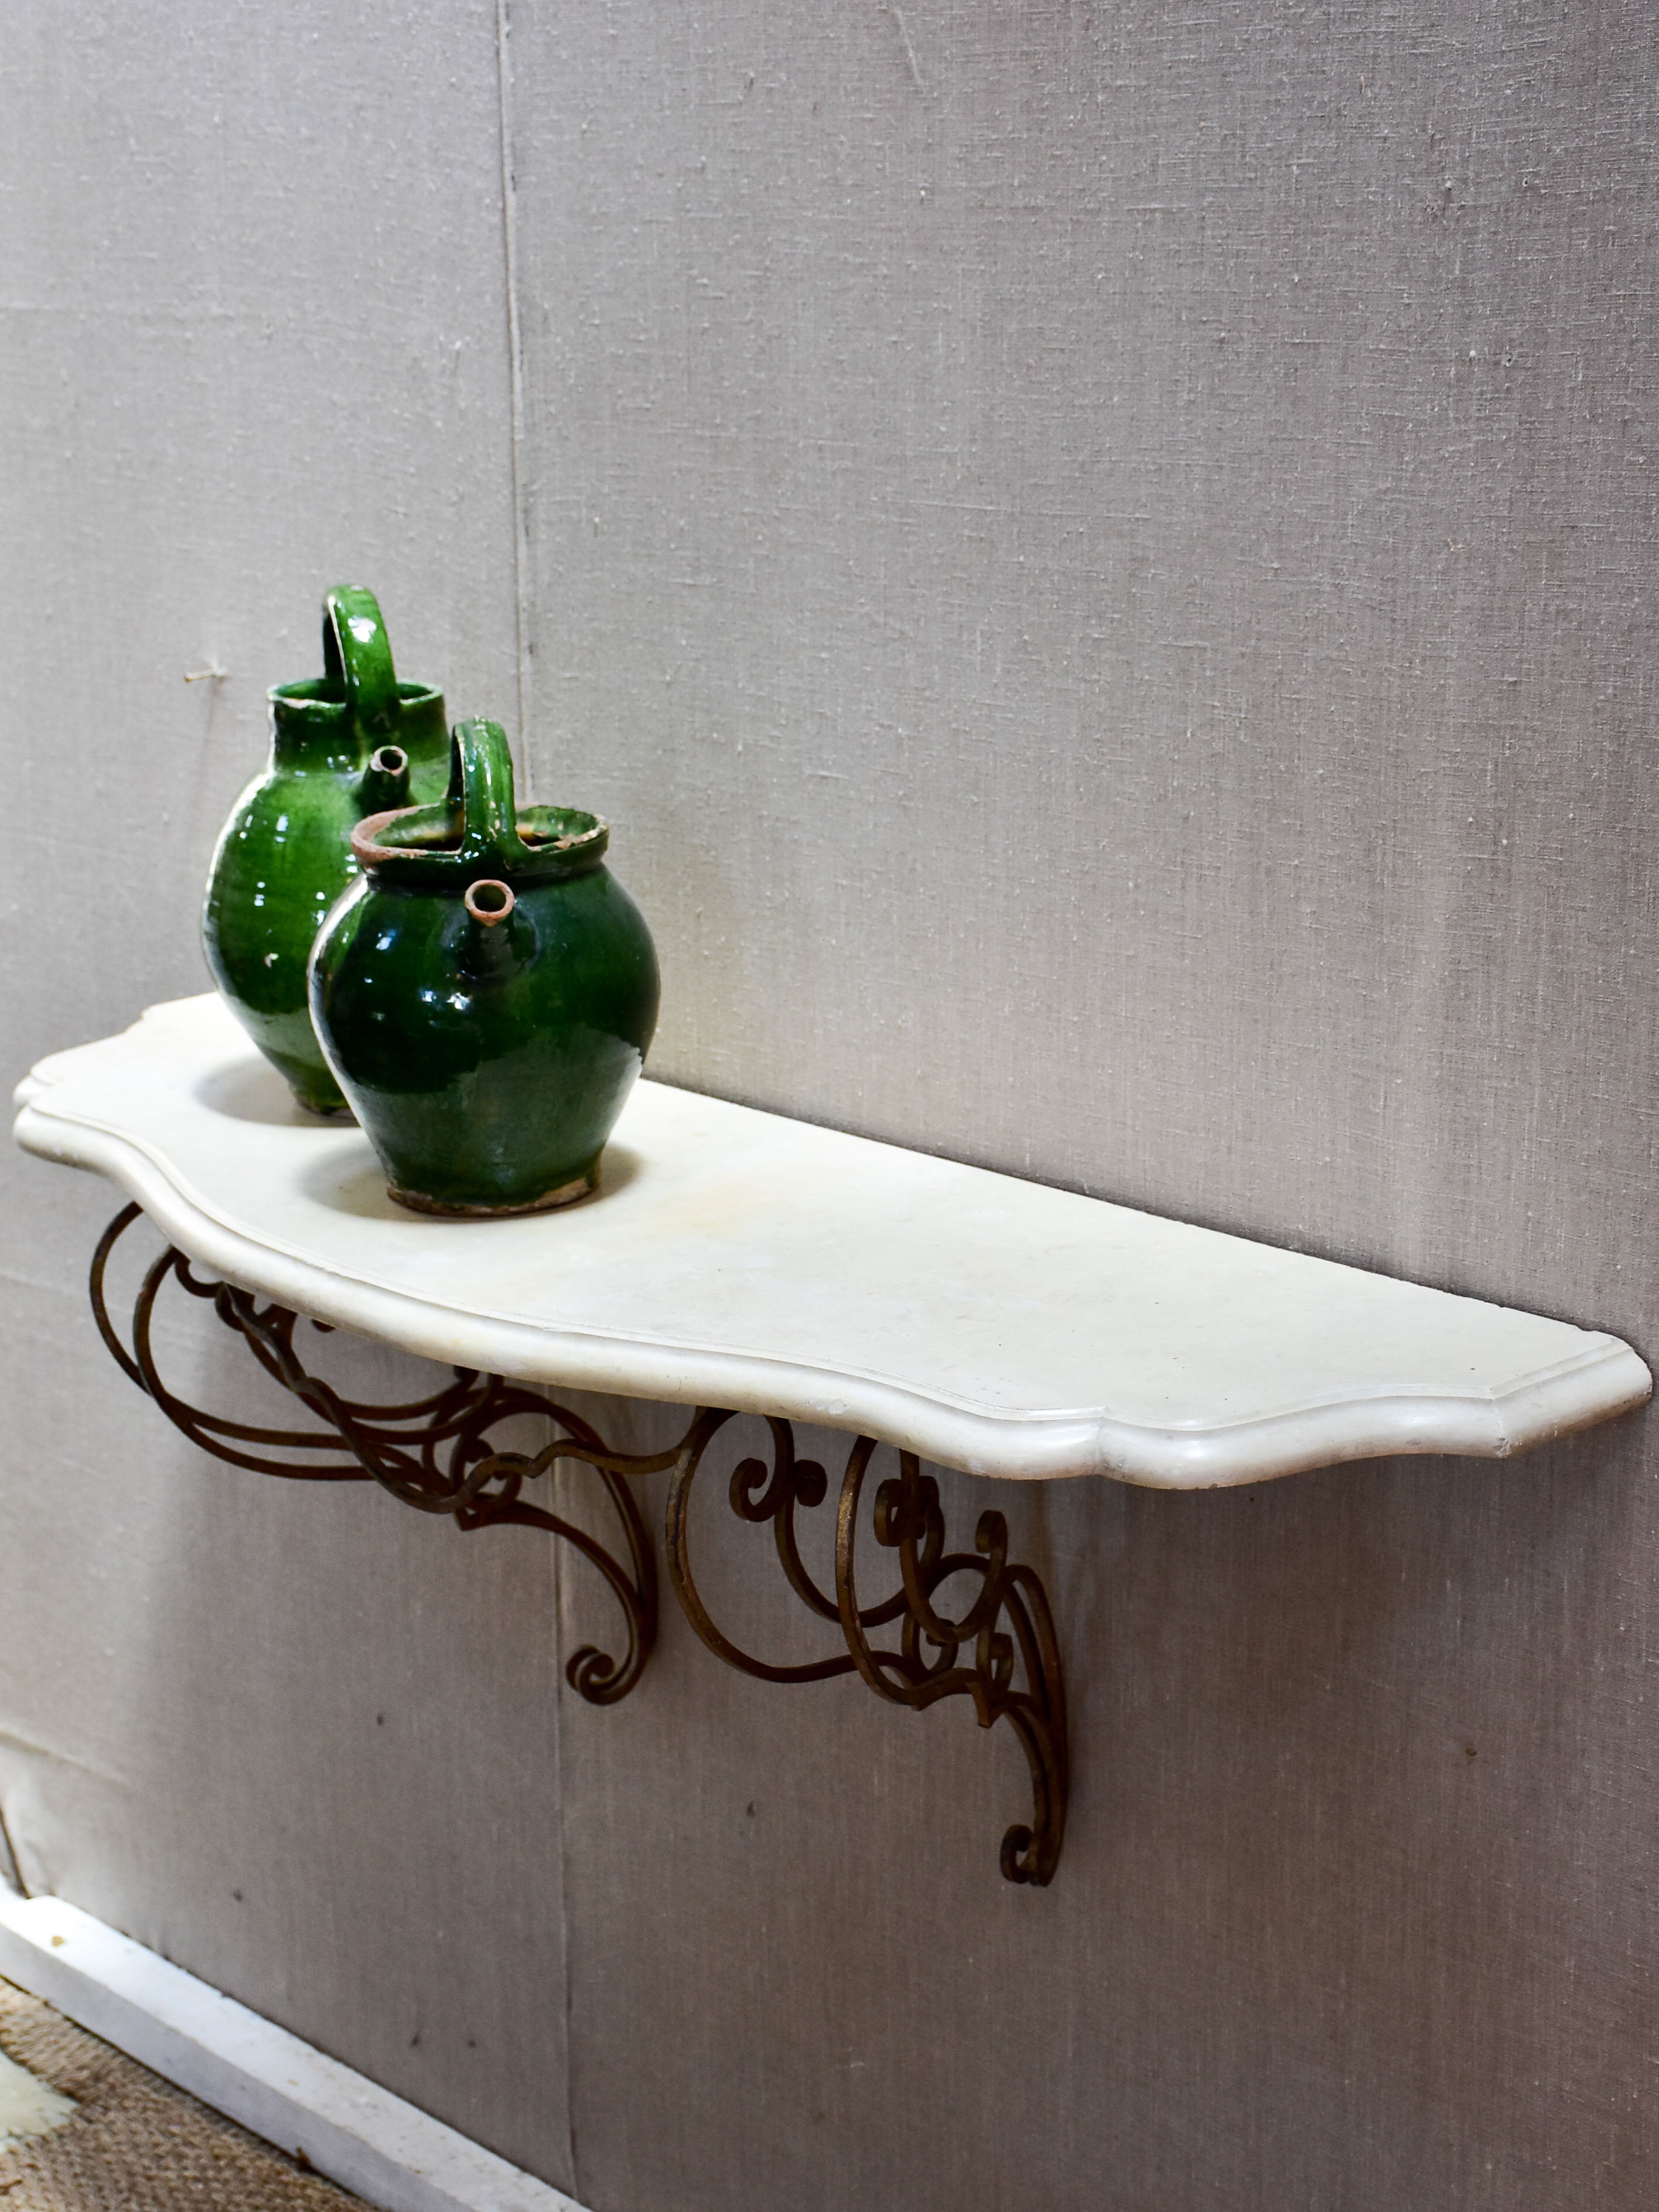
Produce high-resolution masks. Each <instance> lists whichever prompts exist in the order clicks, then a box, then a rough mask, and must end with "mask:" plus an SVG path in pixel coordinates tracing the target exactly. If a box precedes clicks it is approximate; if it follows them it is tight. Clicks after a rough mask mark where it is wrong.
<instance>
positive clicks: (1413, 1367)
mask: <svg viewBox="0 0 1659 2212" xmlns="http://www.w3.org/2000/svg"><path fill="white" fill-rule="evenodd" d="M18 1099H19V1103H20V1104H21V1109H22V1110H21V1113H20V1114H19V1115H18V1120H17V1136H18V1140H19V1142H20V1143H21V1144H22V1145H24V1146H27V1149H28V1150H29V1151H30V1152H37V1153H39V1154H40V1155H41V1157H42V1158H46V1159H52V1160H63V1161H66V1162H68V1163H70V1164H72V1165H74V1166H76V1167H83V1168H91V1169H94V1170H97V1171H98V1172H99V1173H100V1174H103V1175H106V1176H109V1177H110V1179H111V1180H112V1182H116V1183H118V1184H119V1185H120V1186H121V1188H123V1189H124V1190H125V1191H126V1192H127V1193H128V1194H130V1195H131V1197H133V1198H135V1199H137V1200H138V1201H139V1203H140V1204H141V1205H142V1206H143V1208H144V1210H145V1212H147V1213H148V1214H149V1216H150V1217H151V1218H152V1219H153V1220H154V1221H155V1223H156V1225H157V1226H158V1227H160V1228H161V1230H162V1231H164V1232H165V1233H166V1234H167V1236H168V1237H170V1238H171V1239H172V1240H173V1243H176V1244H177V1245H179V1247H180V1248H181V1249H183V1250H184V1251H185V1252H187V1253H188V1254H189V1255H191V1258H192V1259H193V1260H195V1261H198V1262H199V1263H200V1264H201V1266H202V1267H204V1268H207V1269H210V1270H211V1271H212V1272H213V1273H215V1274H216V1275H218V1276H220V1277H222V1278H223V1279H226V1280H228V1281H230V1282H233V1283H236V1284H239V1285H241V1286H242V1287H243V1288H244V1289H246V1290H251V1291H258V1292H259V1293H260V1294H261V1295H262V1296H264V1297H270V1298H274V1299H276V1301H277V1302H278V1303H279V1304H283V1305H285V1306H290V1307H293V1308H294V1309H295V1310H298V1311H299V1312H301V1313H303V1314H307V1315H309V1316H312V1317H313V1318H314V1319H316V1320H319V1321H326V1322H333V1323H335V1324H336V1325H337V1327H340V1328H349V1329H355V1330H357V1331H359V1332H361V1333H362V1334H367V1335H370V1336H376V1337H381V1338H385V1339H386V1340H390V1341H391V1342H392V1343H395V1344H399V1345H402V1346H405V1347H406V1348H407V1349H408V1350H410V1351H411V1352H422V1353H424V1354H425V1355H427V1356H428V1358H434V1359H440V1360H453V1361H454V1362H456V1363H457V1364H460V1365H463V1366H467V1367H478V1368H484V1369H488V1370H493V1371H494V1372H495V1373H498V1374H503V1375H511V1376H520V1377H521V1378H525V1379H526V1380H533V1381H538V1382H544V1383H559V1384H562V1385H563V1386H564V1387H565V1388H567V1389H591V1390H602V1391H611V1392H617V1393H622V1394H624V1395H632V1396H637V1397H641V1398H654V1399H667V1400H670V1401H678V1402H681V1403H684V1404H688V1405H690V1404H703V1405H714V1406H724V1407H732V1408H734V1409H736V1410H738V1411H740V1412H750V1413H775V1414H781V1415H784V1416H786V1417H787V1418H789V1419H796V1420H803V1421H809V1422H819V1423H822V1424H823V1425H827V1426H829V1427H830V1428H836V1429H851V1430H857V1431H863V1432H865V1433H866V1434H870V1435H873V1436H877V1437H881V1438H883V1439H884V1441H886V1442H888V1443H896V1444H901V1445H905V1446H908V1448H910V1449H913V1450H915V1451H919V1452H921V1453H924V1454H925V1455H927V1457H928V1458H929V1459H931V1460H933V1461H935V1462H939V1464H941V1465H943V1466H946V1467H957V1468H965V1469H967V1470H968V1471H969V1472H970V1473H973V1474H993V1475H1012V1476H1026V1477H1042V1476H1051V1475H1071V1474H1109V1475H1115V1476H1118V1477H1120V1478H1121V1480H1125V1481H1129V1482H1139V1483H1151V1484H1155V1485H1158V1486H1167V1487H1176V1488H1192V1487H1198V1486H1203V1485H1206V1484H1212V1483H1232V1482H1256V1481H1261V1480H1265V1479H1267V1478H1268V1477H1270V1476H1273V1475H1280V1474H1294V1473H1296V1472H1297V1470H1298V1469H1300V1468H1311V1467H1322V1466H1325V1465H1328V1464H1329V1463H1331V1462H1334V1461H1338V1460H1348V1459H1364V1458H1370V1457H1372V1456H1375V1455H1379V1454H1383V1453H1389V1452H1455V1453H1468V1454H1474V1455H1478V1456H1480V1457H1483V1458H1501V1457H1503V1456H1504V1455H1506V1454H1508V1453H1510V1452H1513V1451H1519V1450H1522V1449H1524V1448H1525V1447H1526V1446H1527V1445H1528V1444H1534V1443H1541V1442H1543V1441H1544V1440H1545V1439H1546V1438H1547V1437H1557V1436H1562V1435H1565V1434H1566V1433H1567V1432H1568V1431H1571V1430H1574V1429H1581V1428H1587V1427H1589V1425H1591V1424H1592V1423H1594V1422H1596V1421H1602V1420H1606V1419H1608V1418H1609V1417H1610V1416H1611V1415H1613V1414H1615V1413H1623V1412H1625V1411H1626V1409H1627V1408H1629V1407H1632V1406H1637V1405H1640V1404H1641V1403H1642V1401H1644V1399H1645V1398H1646V1397H1647V1396H1648V1395H1649V1394H1650V1390H1651V1389H1652V1377H1651V1376H1650V1374H1649V1372H1648V1370H1647V1368H1646V1367H1645V1366H1644V1364H1643V1363H1642V1361H1641V1360H1640V1359H1639V1358H1638V1357H1637V1355H1636V1353H1635V1352H1632V1350H1631V1348H1630V1346H1628V1345H1626V1344H1623V1343H1621V1342H1620V1340H1619V1339H1618V1338H1617V1337H1612V1336H1605V1335H1601V1334H1593V1333H1591V1332H1589V1331H1587V1330H1584V1329H1580V1328H1571V1327H1570V1326H1569V1325H1568V1324H1567V1323H1566V1322H1558V1321H1547V1320H1544V1319H1542V1318H1541V1316H1538V1315H1535V1314H1528V1313H1520V1312H1516V1310H1513V1309H1511V1308H1510V1307H1507V1306H1495V1305H1487V1304H1484V1303H1482V1302H1481V1301H1480V1300H1479V1299H1475V1298H1463V1297H1451V1296H1450V1295H1449V1294H1448V1293H1447V1292H1445V1291H1434V1290H1427V1289H1425V1288H1423V1287H1422V1286H1421V1285H1418V1284H1414V1283H1402V1282H1397V1281H1395V1280H1394V1279H1391V1278H1389V1277H1388V1276H1384V1275H1372V1274H1366V1273H1363V1272H1362V1271H1361V1270H1360V1269H1358V1268H1357V1267H1338V1266H1335V1265H1334V1264H1333V1263H1332V1262H1331V1261H1325V1260H1316V1259H1309V1258H1305V1257H1304V1256H1302V1255H1298V1254H1296V1253H1291V1252H1282V1251H1279V1250H1277V1249H1274V1248H1273V1247H1272V1246H1270V1245H1266V1244H1255V1243H1248V1242H1246V1241H1245V1240H1244V1239H1243V1238H1242V1237H1225V1236H1222V1235H1220V1234H1218V1232H1217V1231H1213V1230H1208V1229H1195V1228H1193V1227H1191V1226H1190V1225H1187V1224H1184V1223H1182V1222H1178V1221H1165V1220H1163V1219H1160V1218H1158V1217H1157V1216H1155V1215H1152V1214H1148V1213H1137V1212H1132V1211H1131V1210H1130V1209H1129V1208H1127V1207H1126V1206H1110V1205H1108V1204H1106V1203H1104V1202H1103V1200H1098V1199H1091V1198H1078V1197H1074V1196H1073V1195H1071V1194H1068V1193H1066V1192H1064V1191H1057V1190H1050V1189H1048V1188H1045V1187H1044V1186H1043V1185H1042V1184H1040V1183H1031V1182H1019V1181H1018V1180H1017V1179H1016V1178H1014V1177H1013V1176H1001V1175H992V1174H988V1173H987V1172H986V1171H985V1170H982V1169H979V1168H968V1167H959V1166H957V1165H955V1164H953V1163H951V1161H948V1160H939V1159H934V1158H931V1157H930V1156H929V1155H927V1154H926V1153H922V1152H904V1151H902V1150H900V1149H899V1148H898V1147H897V1146H891V1145H878V1144H872V1143H871V1142H869V1141H868V1140H867V1139H864V1138H860V1137H848V1136H843V1135H841V1134H838V1133H836V1132H835V1131H833V1130H829V1129H819V1128H815V1127H811V1125H810V1124H809V1123H806V1122H803V1121H787V1120H786V1119H784V1118H783V1117H782V1116H781V1115H775V1114H761V1113H756V1112H754V1111H753V1110H752V1109H749V1108H747V1107H743V1106H730V1105H726V1104H724V1103H721V1102H720V1100H718V1099H714V1098H702V1097H697V1096H696V1095H695V1094H694V1093H692V1092H690V1091H674V1090H671V1089H669V1088H668V1087H667V1086H666V1085H663V1084H658V1083H642V1084H641V1085H639V1087H638V1088H637V1090H636V1091H635V1094H634V1096H633V1097H632V1098H631V1099H630V1101H629V1105H628V1108H627V1110H626V1112H625V1113H624V1115H623V1119H622V1122H621V1125H620V1127H619V1128H618V1130H617V1135H616V1137H615V1139H613V1140H612V1142H611V1146H610V1147H609V1148H608V1150H607V1152H606V1153H605V1168H604V1172H603V1176H602V1186H601V1188H600V1191H599V1194H598V1195H597V1196H596V1197H594V1198H592V1199H590V1200H587V1201H586V1202H585V1203H584V1204H582V1205H580V1206H572V1207H568V1208H567V1209H565V1210H564V1211H563V1212H557V1213H550V1214H542V1215H539V1216H535V1217H532V1218H527V1219H523V1220H517V1221H489V1222H448V1221H441V1220H434V1219H432V1218H428V1217H424V1216H422V1215H417V1214H413V1213H409V1212H404V1209H403V1208H402V1207H400V1206H395V1205H393V1204H392V1200H390V1199H388V1198H387V1196H386V1190H385V1187H384V1183H383V1181H382V1178H381V1176H380V1170H379V1168H378V1166H377V1164H376V1163H375V1160H374V1155H373V1153H372V1152H370V1150H369V1146H368V1139H366V1138H365V1137H364V1136H363V1135H362V1132H361V1131H360V1130H358V1129H357V1128H356V1127H355V1126H354V1125H353V1124H351V1123H349V1122H345V1123H338V1122H323V1121H313V1119H312V1118H311V1117H310V1116H308V1115H303V1114H301V1112H300V1110H299V1109H297V1108H295V1106H293V1105H292V1104H291V1103H289V1096H288V1092H287V1090H286V1088H285V1087H284V1085H283V1083H282V1081H281V1079H279V1078H278V1077H277V1076H276V1074H275V1073H272V1072H271V1071H270V1069H269V1068H268V1067H267V1066H265V1063H264V1060H261V1059H260V1057H259V1055H258V1053H257V1052H255V1050H254V1048H253V1047H252V1045H251V1044H250V1043H249V1042H247V1040H246V1037H245V1036H244V1035H243V1033H242V1031H241V1030H240V1028H239V1027H238V1025H237V1024H236V1022H235V1021H234V1018H232V1016H231V1015H230V1014H229V1012H228V1011H227V1010H226V1009H225V1008H224V1006H222V1004H221V1003H220V1001H219V1000H218V999H217V998H216V997H212V996H207V997H204V998H199V999H181V1000H175V1001H174V1002H173V1004H171V1005H168V1006H155V1007H152V1008H151V1010H150V1011H149V1013H147V1014H146V1015H145V1016H144V1018H143V1020H142V1021H141V1022H139V1023H138V1024H137V1025H136V1026H135V1027H134V1028H132V1029H131V1030H127V1031H126V1032H125V1035H123V1036H116V1037H110V1038H107V1039H106V1040H105V1041H104V1042H102V1043H100V1044H90V1045H82V1046H81V1047H80V1048H77V1049H76V1050H75V1051H72V1052H64V1053H59V1054H56V1055H55V1056H54V1057H53V1058H52V1059H50V1060H43V1061H42V1062H41V1064H40V1066H39V1067H37V1068H36V1069H35V1071H34V1073H33V1075H32V1076H30V1077H29V1079H27V1082H25V1083H24V1084H23V1085H21V1087H20V1089H19V1091H18Z"/></svg>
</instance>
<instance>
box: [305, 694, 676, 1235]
mask: <svg viewBox="0 0 1659 2212" xmlns="http://www.w3.org/2000/svg"><path fill="white" fill-rule="evenodd" d="M480 732H482V733H484V734H483V735H482V736H481V735H479V734H478V733H480ZM455 741H456V744H457V747H458V753H459V754H464V755H465V757H464V758H458V762H457V767H456V770H455V787H459V788H460V789H461V791H462V793H463V794H464V798H463V805H462V807H461V808H460V809H459V810H457V811H459V812H461V813H462V815H463V817H464V818H463V819H462V820H461V821H459V822H458V821H457V820H456V818H455V813H454V812H452V811H451V810H449V809H446V808H438V807H428V808H415V809H411V810H409V811H404V812H399V813H394V814H391V815H387V816H382V817H377V818H375V819H374V820H371V821H368V822H365V823H362V824H360V825H359V828H358V829H357V831H356V836H355V844H356V853H357V857H358V860H359V863H360V865H361V866H362V870H363V875H362V880H361V881H360V882H358V883H357V884H354V885H353V886H352V887H351V889H350V890H349V891H348V893H347V894H346V895H345V896H343V898H342V899H341V900H340V902H338V904H337V906H336V907H335V908H334V909H333V911H332V912H331V914H330V915H329V916H328V918H327V920H326V921H325V924H324V927H323V928H322V930H321V931H320V932H319V935H318V938H317V942H316V946H315V949H314V951H313V956H312V962H311V1001H310V1002H311V1012H312V1018H313V1024H314V1025H315V1029H316V1033H317V1035H318V1036H319V1039H320V1040H321V1042H322V1044H323V1048H324V1050H325V1054H326V1056H327V1059H328V1061H329V1065H330V1066H331V1069H332V1071H333V1073H334V1075H335V1077H336V1079H337V1081H338V1083H339V1085H340V1087H341V1089H342V1091H343V1092H344V1093H345V1096H346V1097H347V1098H348V1099H349V1102H350V1103H351V1106H352V1108H353V1109H354V1111H355V1112H356V1115H357V1119H358V1121H360V1122H361V1124H362V1127H363V1129H364V1131H365V1133H367V1135H368V1138H369V1139H370V1141H371V1143H372V1144H373V1145H374V1148H375V1150H376V1152H378V1153H379V1154H380V1159H381V1162H382V1164H383V1165H384V1166H385V1168H386V1175H387V1181H388V1188H389V1189H390V1191H391V1193H392V1196H393V1197H394V1198H396V1199H398V1200H400V1201H401V1202H402V1203H404V1205H407V1206H414V1207H416V1208H419V1209H421V1210H422V1211H426V1212H438V1213H452V1214H460V1215H469V1214H472V1215H489V1214H501V1213H525V1212H539V1211H542V1210H544V1209H545V1208H547V1207H550V1206H561V1205H566V1204H568V1203H569V1202H571V1201H572V1200H575V1199H579V1198H581V1197H583V1196H585V1195H586V1193H587V1192H588V1191H590V1190H591V1189H592V1188H594V1185H595V1182H596V1179H597V1175H598V1167H599V1154H600V1152H601V1151H602V1149H603V1147H604V1145H605V1139H607V1138H608V1137H609V1136H610V1134H611V1130H612V1128H613V1127H615V1125H616V1121H617V1115H619V1114H620V1113H621V1111H622V1109H623V1103H624V1102H625V1101H626V1099H627V1097H628V1094H629V1091H630V1090H631V1089H632V1088H633V1085H634V1083H635V1079H637V1077H638V1075H639V1073H640V1070H641V1066H642V1065H643V1064H644V1060H645V1055H646V1053H647V1049H648V1048H649V1046H650V1042H651V1038H652V1035H653V1030H654V1029H655V1026H656V1018H657V1004H658V997H659V981H658V973H657V960H656V953H655V951H654V948H653V945H652V942H651V936H650V933H649V931H648V930H647V927H646V925H645V921H644V919H643V917H642V916H641V913H640V910H639V908H637V907H636V906H635V903H634V902H633V900H632V899H631V898H630V897H629V895H628V893H627V892H626V891H625V890H623V887H622V885H621V884H619V883H618V882H617V879H616V878H615V877H614V876H612V875H611V872H610V871H609V869H608V868H607V867H606V866H605V857H604V856H605V846H606V842H607V836H608V833H607V830H606V828H605V823H602V822H600V821H599V820H598V819H597V817H594V816H592V815H590V814H582V813H578V812H575V811H573V810H570V809H565V808H554V807H526V808H524V809H522V810H518V809H516V808H514V806H513V799H512V781H511V774H512V771H511V763H510V760H509V758H508V757H507V750H506V739H505V738H504V737H503V736H502V735H501V732H500V731H499V729H498V728H497V727H496V726H495V724H493V723H471V724H468V723H462V724H460V725H459V726H458V727H457V731H456V738H455ZM492 810H493V811H492Z"/></svg>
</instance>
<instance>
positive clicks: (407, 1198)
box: [386, 1160, 599, 1221]
mask: <svg viewBox="0 0 1659 2212" xmlns="http://www.w3.org/2000/svg"><path fill="white" fill-rule="evenodd" d="M598 1188H599V1162H598V1161H597V1160H596V1161H595V1162H594V1163H593V1165H592V1167H591V1168H589V1169H588V1170H587V1171H586V1174H585V1175H579V1176H576V1177H575V1178H574V1181H572V1182H562V1183H561V1184H560V1185H559V1186H558V1188H557V1189H556V1190H548V1191H544V1192H543V1193H542V1195H541V1196H540V1197H539V1198H532V1199H526V1200H525V1201H524V1203H523V1204H522V1205H520V1206H452V1205H449V1204H447V1203H446V1202H445V1200H442V1199H437V1198H427V1197H425V1196H423V1195H422V1193H421V1192H419V1191H417V1190H399V1189H398V1186H397V1184H396V1183H395V1182H389V1183H388V1184H387V1185H386V1195H387V1196H388V1197H389V1198H395V1199H396V1200H397V1201H398V1205H399V1206H408V1207H409V1209H410V1212H414V1213H437V1214H441V1215H442V1216H444V1218H446V1219H447V1220H450V1221H506V1220H510V1219H512V1218H513V1216H515V1215H517V1214H520V1213H551V1212H553V1210H554V1209H555V1207H556V1206H574V1205H575V1204H576V1203H577V1201H578V1200H580V1199H584V1198H587V1197H590V1196H591V1195H592V1193H593V1192H594V1191H596V1190H597V1189H598Z"/></svg>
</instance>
